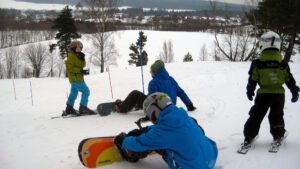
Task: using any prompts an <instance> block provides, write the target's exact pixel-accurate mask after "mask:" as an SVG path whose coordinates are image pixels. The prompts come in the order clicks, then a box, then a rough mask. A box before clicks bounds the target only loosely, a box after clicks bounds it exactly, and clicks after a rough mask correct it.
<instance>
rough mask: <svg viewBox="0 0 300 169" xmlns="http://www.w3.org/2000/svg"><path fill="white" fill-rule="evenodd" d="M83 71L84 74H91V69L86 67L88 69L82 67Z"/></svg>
mask: <svg viewBox="0 0 300 169" xmlns="http://www.w3.org/2000/svg"><path fill="white" fill-rule="evenodd" d="M81 73H82V74H84V75H89V74H90V69H86V70H84V69H82V70H81Z"/></svg>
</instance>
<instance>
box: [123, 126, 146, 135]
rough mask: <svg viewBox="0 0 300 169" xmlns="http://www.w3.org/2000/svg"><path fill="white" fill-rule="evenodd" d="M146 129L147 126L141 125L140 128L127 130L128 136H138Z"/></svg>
mask: <svg viewBox="0 0 300 169" xmlns="http://www.w3.org/2000/svg"><path fill="white" fill-rule="evenodd" d="M147 131H148V128H147V127H143V128H141V129H134V130H131V131H130V132H128V136H139V135H141V134H143V133H145V132H147Z"/></svg>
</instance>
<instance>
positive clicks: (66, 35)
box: [50, 6, 80, 59]
mask: <svg viewBox="0 0 300 169" xmlns="http://www.w3.org/2000/svg"><path fill="white" fill-rule="evenodd" d="M52 29H56V30H58V33H57V34H56V36H55V39H57V40H58V41H57V43H56V44H51V45H50V52H52V51H53V50H54V49H55V47H56V46H58V47H59V50H60V56H61V58H62V59H64V58H66V57H67V52H68V45H69V44H70V43H71V40H72V39H77V38H80V34H78V33H77V28H76V26H75V20H74V18H73V17H72V9H70V8H69V6H66V7H65V8H64V9H62V11H61V13H60V14H59V16H58V17H57V18H56V19H55V20H54V25H53V26H52Z"/></svg>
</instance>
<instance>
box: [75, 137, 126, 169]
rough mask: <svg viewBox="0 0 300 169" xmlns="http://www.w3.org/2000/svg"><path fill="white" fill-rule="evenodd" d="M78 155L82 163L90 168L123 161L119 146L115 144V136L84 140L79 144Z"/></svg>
mask: <svg viewBox="0 0 300 169" xmlns="http://www.w3.org/2000/svg"><path fill="white" fill-rule="evenodd" d="M78 155H79V159H80V161H81V163H82V164H83V165H84V166H85V167H88V168H96V167H101V166H105V165H109V164H112V163H114V162H118V161H123V158H122V156H121V154H120V152H119V150H118V148H117V146H116V145H115V144H114V136H112V137H94V138H87V139H84V140H82V141H81V142H80V144H79V146H78Z"/></svg>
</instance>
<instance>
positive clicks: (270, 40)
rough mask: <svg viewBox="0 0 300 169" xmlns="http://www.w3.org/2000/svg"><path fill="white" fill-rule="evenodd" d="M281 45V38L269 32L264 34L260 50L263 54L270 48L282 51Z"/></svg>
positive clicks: (261, 38)
mask: <svg viewBox="0 0 300 169" xmlns="http://www.w3.org/2000/svg"><path fill="white" fill-rule="evenodd" d="M280 45H281V38H280V36H279V35H278V34H277V33H275V32H273V31H268V32H266V33H264V34H262V35H261V37H260V38H259V49H260V51H261V52H262V51H264V50H265V49H268V48H275V49H278V50H280Z"/></svg>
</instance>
